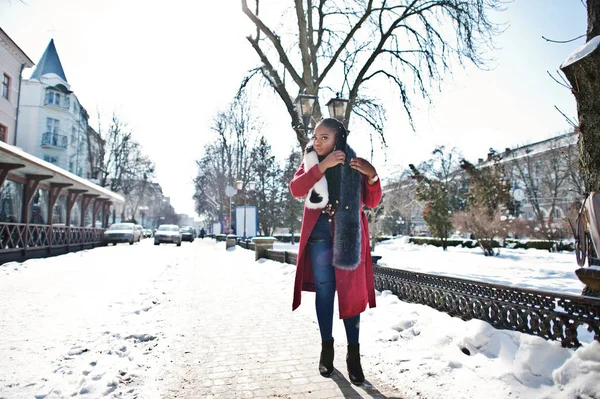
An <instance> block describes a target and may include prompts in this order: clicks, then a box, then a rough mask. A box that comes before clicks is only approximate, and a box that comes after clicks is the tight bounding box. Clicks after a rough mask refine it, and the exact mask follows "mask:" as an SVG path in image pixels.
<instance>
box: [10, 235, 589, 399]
mask: <svg viewBox="0 0 600 399" xmlns="http://www.w3.org/2000/svg"><path fill="white" fill-rule="evenodd" d="M279 245H280V246H279V248H280V249H283V248H289V244H288V245H285V244H279ZM375 253H376V254H379V255H382V256H383V258H382V259H381V260H380V261H379V263H380V264H381V265H382V266H387V267H393V268H402V269H406V270H413V271H421V272H426V273H435V274H445V275H453V276H458V277H468V278H471V279H476V280H478V281H482V282H490V283H503V284H505V285H511V286H519V287H524V288H534V289H535V288H537V289H543V290H550V291H556V292H562V293H571V294H579V293H580V290H581V283H580V282H579V280H578V279H577V277H576V276H575V273H574V272H573V270H574V269H575V267H576V264H575V256H574V255H573V254H572V253H549V252H547V251H537V250H511V249H504V250H503V251H502V253H501V255H500V256H498V257H484V256H483V255H482V253H481V251H480V250H479V249H461V248H450V249H449V250H448V251H442V250H441V249H439V248H436V247H430V246H415V245H412V244H408V243H407V241H406V239H405V238H398V239H395V240H390V241H386V242H383V243H381V244H379V245H378V247H377V248H376V251H375ZM214 259H219V262H218V265H217V264H215V263H214ZM132 260H134V261H132ZM424 260H426V261H424ZM294 272H295V266H294V265H289V264H282V263H277V262H274V261H270V260H265V259H262V260H259V261H258V262H255V261H254V253H253V252H252V251H248V250H245V249H243V248H241V247H236V248H233V250H225V243H223V242H218V243H217V242H215V241H214V240H212V239H208V238H206V239H204V240H199V239H197V240H195V241H194V242H193V243H183V245H182V246H181V247H176V246H174V245H161V246H154V245H152V240H151V239H146V240H142V241H141V242H140V243H136V244H134V245H133V246H129V245H127V244H119V245H117V246H110V247H99V248H95V249H91V250H85V251H80V252H76V253H69V254H66V255H61V256H56V257H51V258H42V259H30V260H27V261H25V262H22V263H19V262H9V263H4V264H2V265H0V314H1V315H2V317H0V331H2V339H1V340H0V370H2V372H1V373H0V398H7V399H8V398H11V399H13V398H15V399H20V398H32V397H36V398H40V399H41V398H45V399H57V398H72V397H83V398H103V397H106V398H117V397H118V398H134V397H135V398H144V399H151V398H164V397H175V396H177V397H190V398H192V397H193V398H199V397H217V398H218V397H222V398H231V397H234V396H236V395H234V392H235V393H236V394H237V396H236V397H245V396H243V394H244V392H240V391H239V390H241V389H242V387H244V388H245V389H250V390H255V391H254V393H255V394H254V395H253V396H252V397H267V396H268V397H289V398H296V397H311V395H310V394H307V395H306V396H300V395H298V396H294V394H293V392H297V391H293V390H292V389H293V388H294V387H293V384H285V383H284V384H282V383H281V381H280V380H281V379H286V378H292V377H291V376H290V374H293V375H295V376H296V377H299V378H305V379H306V380H307V381H308V380H310V381H312V382H313V383H314V386H313V388H316V387H317V386H323V385H325V386H327V387H331V388H332V390H335V392H336V396H335V397H347V394H348V393H349V392H348V391H346V392H345V395H343V394H342V392H341V387H338V385H336V383H335V382H334V381H332V380H331V379H323V378H322V377H321V376H319V375H318V372H317V367H316V365H317V362H318V351H319V348H320V345H319V332H318V325H317V323H316V317H315V314H314V312H315V310H314V305H313V303H314V294H313V293H308V292H304V293H303V296H302V305H301V306H300V307H299V308H298V309H297V310H296V311H294V312H292V311H291V302H292V296H293V295H292V294H293V285H294V276H295V273H294ZM48 281H52V284H48ZM224 281H226V284H223V282H224ZM258 293H260V294H258ZM376 294H377V298H376V299H377V306H376V307H375V308H372V309H367V310H366V311H365V312H363V313H362V314H361V333H360V345H361V349H360V350H361V354H362V360H361V362H362V366H363V369H364V370H365V376H366V379H367V381H369V382H370V383H371V388H373V387H374V388H375V389H377V388H379V389H382V386H383V385H382V384H383V383H385V384H386V386H387V387H389V389H391V390H393V391H395V392H396V394H395V395H388V396H387V397H402V398H404V399H416V398H419V399H437V398H452V399H506V398H508V397H510V398H514V399H576V398H579V399H597V398H600V396H599V395H600V343H599V342H597V341H593V337H592V335H591V334H590V333H588V332H587V331H585V329H584V328H583V327H580V329H579V334H578V337H579V339H580V341H581V342H582V346H581V347H579V348H577V349H566V348H562V347H561V345H560V343H559V342H555V341H546V340H544V339H543V338H541V337H536V336H530V335H526V334H522V333H518V332H513V331H507V330H496V329H494V328H492V327H491V326H490V325H489V324H488V323H485V322H483V321H479V320H470V321H463V320H461V319H459V318H455V317H450V316H448V315H447V314H445V313H443V312H438V311H436V310H434V309H432V308H429V307H427V306H423V305H419V304H411V303H405V302H402V301H400V300H398V298H397V297H396V296H394V295H393V294H391V293H390V292H389V291H383V292H376ZM338 317H339V316H338V314H337V306H336V314H335V315H334V320H335V322H334V330H333V335H334V337H335V339H336V342H335V343H336V349H335V350H336V358H335V363H334V364H335V365H336V367H337V368H338V369H339V370H340V371H341V372H342V373H343V374H344V375H345V374H346V371H345V366H344V365H343V358H344V357H343V354H344V353H345V344H346V338H345V334H344V330H343V323H342V322H341V321H339V319H338ZM282 331H283V332H286V331H289V334H286V333H282ZM277 334H279V335H277ZM274 336H277V337H279V338H278V339H283V340H287V341H289V342H287V341H286V342H284V343H281V342H276V343H274V342H273V337H274ZM282 337H283V338H282ZM232 348H233V349H232ZM236 348H237V349H236ZM269 348H271V349H269ZM282 348H286V349H285V350H284V351H287V352H286V353H279V351H280V350H282ZM294 348H299V350H300V351H301V352H302V353H303V357H302V358H301V359H300V358H294V355H292V354H291V353H292V352H293V353H295V352H294V350H295V349H294ZM464 350H467V351H468V352H469V355H466V354H465V353H463V352H464ZM236 351H239V352H236ZM263 351H266V353H262V352H263ZM232 353H233V354H234V355H233V356H232V357H230V354H232ZM269 353H270V357H271V358H272V359H273V360H275V359H276V358H278V356H284V357H283V358H285V359H289V360H290V361H291V363H290V364H291V365H295V366H292V367H291V369H290V370H288V369H285V370H284V369H281V370H277V371H278V374H273V372H268V371H267V370H269V367H270V366H272V364H271V363H269V361H268V359H269V357H267V358H264V357H260V356H259V355H260V354H263V355H265V354H267V355H268V354H269ZM306 355H308V356H306ZM219 359H220V360H219ZM249 364H254V365H255V367H248V365H249ZM207 365H213V366H214V367H215V368H214V369H210V368H209V369H208V370H207V369H206V368H205V367H212V366H207ZM257 365H258V367H256V366H257ZM263 369H264V370H263ZM271 369H272V368H271ZM265 371H266V372H267V374H266V375H265V374H264V372H265ZM216 372H219V373H220V374H219V375H220V377H219V379H218V380H217V379H216V378H217V377H214V378H213V377H211V376H212V375H216V374H215V373H216ZM261 373H263V374H261ZM261 376H264V377H261ZM217 381H219V382H218V383H217ZM249 382H254V384H249ZM182 384H184V385H183V386H185V387H186V389H185V391H183V390H182ZM214 385H219V386H217V387H215V386H214ZM309 385H310V384H309ZM348 386H349V384H348ZM213 388H219V389H220V390H219V391H212V392H213V393H215V395H214V396H210V395H208V396H207V395H206V392H211V391H210V389H213ZM261 389H262V390H263V391H261ZM349 389H353V390H355V391H352V392H357V394H360V395H361V396H360V397H365V398H374V397H375V398H376V397H381V396H374V395H370V394H368V393H369V392H368V391H366V390H367V389H369V385H367V386H366V388H349ZM261 392H262V393H264V395H263V394H261ZM269 392H270V393H269ZM449 392H451V393H452V394H451V395H448V394H447V393H449ZM246 393H247V392H246ZM267 393H269V394H267ZM331 396H332V395H329V396H327V397H331ZM319 397H320V396H319ZM353 397H354V396H353Z"/></svg>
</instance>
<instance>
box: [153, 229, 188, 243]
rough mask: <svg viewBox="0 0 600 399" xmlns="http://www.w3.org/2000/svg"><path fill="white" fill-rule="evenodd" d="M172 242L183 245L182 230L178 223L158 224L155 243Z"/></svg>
mask: <svg viewBox="0 0 600 399" xmlns="http://www.w3.org/2000/svg"><path fill="white" fill-rule="evenodd" d="M165 242H171V243H175V244H177V246H178V247H180V246H181V232H180V231H179V226H177V225H176V224H163V225H160V226H158V230H156V233H154V245H160V244H161V243H165Z"/></svg>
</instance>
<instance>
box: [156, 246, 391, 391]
mask: <svg viewBox="0 0 600 399" xmlns="http://www.w3.org/2000/svg"><path fill="white" fill-rule="evenodd" d="M194 246H195V247H197V248H198V249H197V252H198V256H197V259H195V260H194V261H193V262H186V263H185V264H181V265H179V266H178V267H180V269H179V276H177V278H179V279H180V280H181V281H182V283H181V284H180V285H179V286H178V287H177V294H176V295H173V296H172V299H171V301H170V303H169V304H168V305H166V306H168V310H167V311H168V312H169V314H170V316H169V319H173V320H177V325H178V326H182V327H180V328H181V331H179V332H178V334H177V338H176V339H175V340H174V341H170V342H171V345H172V346H171V347H169V348H160V349H159V348H157V349H159V350H158V351H157V353H156V355H157V356H159V353H160V352H162V355H164V356H165V359H169V358H170V361H169V362H170V365H166V366H165V370H163V371H161V372H160V373H158V379H159V380H160V381H161V382H160V385H161V388H160V391H161V392H160V395H159V396H160V397H161V398H190V399H192V398H194V399H196V398H289V399H295V398H401V397H403V396H402V395H401V394H399V393H395V392H393V391H392V390H390V388H389V387H386V385H385V382H384V381H378V380H377V379H376V376H373V375H370V373H369V370H365V375H366V378H367V382H365V384H364V385H363V386H362V387H356V386H353V385H352V384H351V383H350V382H349V380H348V377H347V372H346V365H345V356H346V348H345V345H346V338H345V336H339V337H336V341H337V342H336V348H335V349H336V357H335V362H334V364H335V366H336V372H335V373H334V375H333V376H332V378H324V377H321V376H320V375H319V373H318V370H317V365H318V359H319V353H320V338H319V332H318V326H317V324H316V318H315V317H314V314H313V312H314V310H313V308H314V306H313V303H314V302H313V301H314V296H311V294H307V295H304V297H303V304H302V307H307V308H308V309H307V310H305V311H303V312H299V311H296V312H292V311H291V298H292V288H293V287H292V284H291V281H292V279H293V273H289V271H291V270H293V269H290V270H288V271H287V273H288V275H285V273H282V272H281V271H273V268H279V270H282V269H281V267H280V266H278V265H274V264H272V263H271V262H261V261H259V262H256V263H253V259H254V254H253V253H252V252H251V251H247V250H244V249H242V248H239V247H238V248H236V249H235V251H232V252H230V251H226V250H225V243H215V242H214V241H212V240H211V241H209V240H207V239H205V240H203V241H202V242H200V243H199V244H198V245H197V246H196V243H194ZM248 266H251V269H249V268H248ZM273 273H277V274H276V275H274V274H273ZM277 276H280V281H279V282H278V283H273V281H274V279H277V278H278V277H277ZM336 323H341V321H339V320H338V321H336ZM364 356H365V354H363V357H364ZM165 361H167V360H165ZM169 366H171V367H169Z"/></svg>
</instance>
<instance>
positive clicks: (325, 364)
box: [319, 338, 333, 377]
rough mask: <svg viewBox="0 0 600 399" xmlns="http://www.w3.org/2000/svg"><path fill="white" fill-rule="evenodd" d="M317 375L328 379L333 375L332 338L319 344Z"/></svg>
mask: <svg viewBox="0 0 600 399" xmlns="http://www.w3.org/2000/svg"><path fill="white" fill-rule="evenodd" d="M319 373H321V375H322V376H323V377H329V376H330V375H331V373H333V338H331V339H330V340H329V341H322V342H321V358H320V359H319Z"/></svg>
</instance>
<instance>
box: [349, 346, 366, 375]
mask: <svg viewBox="0 0 600 399" xmlns="http://www.w3.org/2000/svg"><path fill="white" fill-rule="evenodd" d="M359 348H360V345H348V355H347V356H346V366H348V376H349V377H350V381H351V382H352V383H353V384H355V385H360V384H362V383H363V382H364V381H365V375H364V374H363V370H362V367H361V365H360V351H359Z"/></svg>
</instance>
